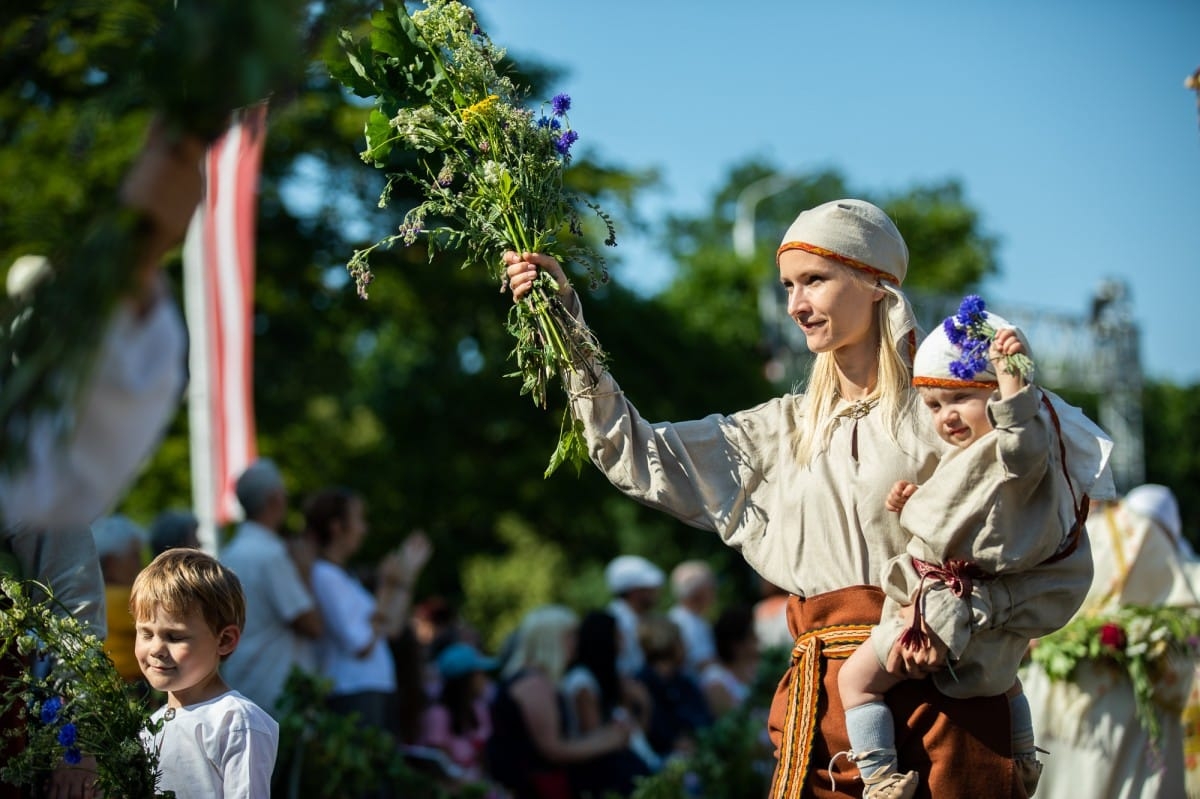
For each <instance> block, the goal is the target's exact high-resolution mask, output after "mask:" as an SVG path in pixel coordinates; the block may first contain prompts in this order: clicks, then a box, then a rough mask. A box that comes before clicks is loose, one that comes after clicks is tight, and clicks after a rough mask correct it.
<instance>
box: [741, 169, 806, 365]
mask: <svg viewBox="0 0 1200 799" xmlns="http://www.w3.org/2000/svg"><path fill="white" fill-rule="evenodd" d="M799 181H800V179H799V178H797V177H794V176H792V175H780V174H774V175H767V176H766V177H764V178H759V179H758V180H756V181H754V182H752V183H750V184H749V185H747V186H746V187H745V188H744V189H742V190H741V192H740V193H739V194H738V196H737V201H736V204H735V211H734V219H733V251H734V253H735V254H736V255H737V256H738V258H741V259H742V260H743V261H747V262H749V261H753V260H754V256H755V254H756V253H755V250H756V249H757V246H756V244H757V242H756V239H757V234H756V231H755V217H756V215H757V211H758V206H759V203H761V202H762V201H763V200H765V199H767V198H768V197H774V196H775V195H776V194H779V193H781V192H783V191H784V190H785V189H787V188H789V187H791V186H793V185H795V184H796V183H798V182H799ZM758 314H759V318H760V319H761V320H762V326H763V340H764V342H763V343H764V344H765V346H766V350H767V352H768V353H769V359H768V361H767V365H766V375H767V379H768V380H770V381H772V382H774V383H778V382H780V381H781V380H783V379H784V378H785V377H787V361H788V360H789V358H788V356H790V355H792V354H793V353H795V352H798V350H797V347H798V346H799V342H797V341H795V338H796V333H797V330H798V328H796V327H795V325H792V324H791V320H790V319H789V318H788V317H787V314H786V312H785V309H784V307H783V305H782V304H781V303H780V301H779V290H778V285H777V284H776V282H775V281H774V280H772V279H767V280H764V281H762V283H761V284H760V286H759V290H758Z"/></svg>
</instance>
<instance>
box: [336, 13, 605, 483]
mask: <svg viewBox="0 0 1200 799" xmlns="http://www.w3.org/2000/svg"><path fill="white" fill-rule="evenodd" d="M341 42H342V46H343V51H344V53H345V57H346V60H345V61H344V62H338V63H334V64H330V70H331V72H333V74H334V76H335V77H336V78H338V79H339V80H341V81H342V82H343V83H344V84H345V85H346V86H347V87H348V88H350V89H351V90H352V91H354V92H355V93H356V94H358V95H360V96H362V97H370V98H374V100H375V107H374V108H373V109H372V111H371V112H370V116H369V118H368V121H367V123H366V145H367V146H366V150H365V151H364V152H363V153H362V158H363V160H365V161H367V162H368V163H371V164H374V165H375V166H377V167H380V168H382V169H389V163H390V160H389V159H390V157H391V156H393V155H395V154H396V153H395V152H394V151H396V150H402V151H406V152H407V153H409V155H410V160H409V161H408V162H407V163H408V165H409V167H408V168H405V169H402V170H400V171H391V172H389V174H388V180H387V184H386V186H385V187H384V189H383V192H382V194H381V196H380V200H379V203H380V206H381V207H384V206H386V205H387V203H388V201H389V199H390V196H391V192H392V188H393V186H394V185H396V183H397V182H398V181H407V182H410V183H412V184H413V185H415V186H416V187H417V188H418V190H419V192H420V195H421V196H422V197H423V198H424V199H423V201H422V202H420V203H419V204H418V205H417V206H416V207H414V208H411V209H410V210H408V212H407V213H406V214H405V216H404V219H403V222H402V224H400V225H399V228H398V229H397V230H396V232H394V233H392V234H390V235H388V236H386V237H385V238H383V239H382V240H380V241H378V242H376V243H375V244H374V245H372V246H370V247H368V248H366V249H364V250H359V251H357V252H355V253H354V255H353V257H352V258H351V260H350V262H349V265H348V267H349V269H350V272H351V273H352V274H353V275H354V277H355V280H356V282H357V285H358V290H359V293H360V295H362V296H364V297H365V296H366V289H367V286H368V285H369V284H370V282H371V277H372V275H371V269H370V265H369V257H370V255H371V253H372V252H373V251H374V250H376V249H377V248H379V247H389V246H391V245H393V244H394V243H396V242H403V243H404V244H406V245H409V244H413V243H414V242H416V241H417V240H418V239H421V240H423V241H424V242H425V243H426V245H427V247H428V251H429V257H430V259H432V258H433V256H434V254H435V253H436V251H438V250H442V249H452V248H461V249H462V250H463V251H464V255H465V263H464V266H465V265H470V264H478V265H480V266H482V267H484V268H485V269H487V270H488V271H489V273H490V274H491V276H492V277H493V278H494V279H495V280H496V281H497V282H499V284H500V286H501V288H502V289H503V288H504V286H505V284H506V272H505V264H504V263H503V260H502V255H503V253H504V252H505V251H506V250H513V251H516V252H541V253H546V254H549V255H553V256H555V257H557V258H558V259H559V260H571V261H575V262H579V263H583V264H585V265H587V266H588V269H589V272H590V275H591V277H592V283H593V285H595V284H597V283H599V282H602V281H604V280H607V272H606V271H605V269H604V260H603V258H602V257H601V256H599V255H598V254H597V253H595V252H594V251H592V250H591V249H589V248H587V247H586V246H584V245H583V244H581V243H580V242H581V241H582V234H583V225H582V219H581V216H580V206H587V207H588V208H590V209H591V211H592V212H594V214H595V215H596V217H597V218H599V220H600V221H601V222H602V223H603V225H604V228H605V231H606V233H607V238H606V240H605V244H607V245H610V246H612V245H615V244H616V238H615V234H614V232H613V226H612V221H611V219H610V218H609V217H608V216H607V215H606V214H605V213H604V212H603V211H602V210H600V208H598V207H597V206H596V205H595V204H594V203H591V202H589V201H587V200H585V199H583V198H581V197H577V196H575V195H574V194H572V193H571V192H569V191H567V190H566V189H565V188H564V185H563V173H564V171H565V170H566V168H567V166H568V164H569V163H570V160H571V147H572V146H573V145H574V144H575V142H576V141H577V140H578V138H579V134H578V133H576V132H575V131H574V130H572V129H571V126H570V121H569V118H568V116H567V112H568V111H569V110H570V108H571V99H570V97H568V96H567V95H565V94H559V95H557V96H555V97H554V98H553V99H552V100H550V101H549V102H548V103H542V104H541V106H540V107H539V108H536V109H535V108H531V107H528V106H527V105H526V99H527V98H526V95H525V92H524V91H523V90H522V89H520V88H518V87H517V86H516V85H515V84H514V83H513V81H512V80H511V78H509V77H507V76H506V75H504V74H502V72H501V69H500V65H501V62H502V60H503V58H504V51H503V50H500V49H497V48H496V47H495V46H494V45H493V44H492V42H491V40H490V39H489V38H488V37H487V35H486V34H485V33H484V32H483V31H482V30H481V29H480V28H479V25H478V24H477V22H476V19H475V15H474V13H473V12H472V11H471V9H470V8H468V7H467V6H466V5H464V4H462V3H459V2H455V0H432V1H431V2H429V3H427V4H426V5H425V7H424V8H423V9H422V10H420V11H416V12H414V13H413V14H412V15H409V13H408V11H407V10H406V9H405V6H404V2H403V0H384V8H383V10H381V11H378V12H376V13H375V15H374V16H373V17H372V20H371V33H370V36H369V37H368V38H366V39H363V40H356V39H355V38H354V37H353V36H352V35H351V34H350V33H349V32H347V31H343V32H342V36H341ZM414 155H415V167H413V166H412V164H413V163H414V161H413V160H411V156H414ZM572 242H574V243H572ZM556 295H557V286H556V285H555V284H554V281H553V279H552V278H550V276H549V275H545V274H543V275H542V276H541V277H540V278H539V280H538V281H537V282H536V283H535V286H534V290H533V291H532V292H531V293H530V295H529V297H528V298H527V300H525V301H522V302H521V303H518V304H515V305H514V306H513V308H512V310H511V311H510V315H509V319H508V330H509V332H510V333H512V335H513V336H514V337H515V338H516V345H515V348H514V350H513V356H514V357H515V359H516V362H517V369H518V371H517V372H516V373H514V375H511V376H517V377H520V378H521V379H522V388H521V393H522V394H530V395H531V396H532V398H533V400H534V402H535V403H536V404H537V405H539V406H540V407H545V404H546V387H547V384H548V383H549V382H550V381H551V380H552V379H553V378H554V377H556V376H557V377H561V376H562V375H563V374H564V373H565V372H566V371H568V370H571V369H573V368H576V367H581V366H584V365H586V364H589V363H594V362H602V361H603V352H602V351H601V349H600V346H599V344H598V343H597V341H596V340H595V338H594V337H593V336H592V335H591V333H590V332H589V331H588V330H587V329H586V328H585V327H584V326H583V325H581V324H579V322H578V321H577V320H576V319H575V318H574V317H573V316H571V314H570V313H568V311H567V309H566V308H565V307H564V306H563V305H562V303H561V302H559V300H558V299H557V296H556ZM584 460H586V452H585V450H584V449H583V442H582V435H581V431H580V429H579V426H578V423H577V422H576V421H575V420H574V419H573V418H571V416H570V411H569V410H568V411H567V413H566V414H565V415H564V423H563V432H562V435H561V436H560V440H559V445H558V448H557V450H556V451H555V453H554V455H553V456H552V457H551V460H550V465H549V467H548V468H547V470H546V473H547V475H549V474H550V473H551V472H553V471H554V469H556V468H557V467H558V466H559V465H560V464H561V463H563V462H566V461H571V462H574V463H575V464H576V465H577V466H578V465H579V464H580V463H582V462H583V461H584Z"/></svg>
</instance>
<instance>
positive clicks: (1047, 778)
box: [1022, 485, 1200, 799]
mask: <svg viewBox="0 0 1200 799" xmlns="http://www.w3.org/2000/svg"><path fill="white" fill-rule="evenodd" d="M1087 531H1088V538H1089V539H1090V540H1091V544H1092V553H1093V558H1094V561H1095V578H1094V579H1093V581H1092V587H1091V589H1090V590H1089V592H1088V595H1087V599H1086V600H1085V601H1084V604H1083V607H1082V608H1080V610H1079V613H1078V617H1088V616H1107V615H1109V614H1113V613H1117V612H1118V611H1120V609H1122V608H1130V607H1145V608H1162V607H1181V608H1200V595H1198V594H1197V592H1196V590H1195V587H1194V585H1195V584H1194V583H1193V582H1192V580H1191V579H1189V574H1188V572H1189V571H1192V570H1194V569H1195V568H1196V564H1195V562H1194V559H1189V558H1188V556H1187V553H1189V552H1190V550H1191V547H1190V546H1189V545H1188V544H1187V542H1186V541H1185V540H1184V539H1183V536H1182V530H1181V527H1180V521H1179V507H1178V505H1177V504H1176V502H1175V497H1174V496H1173V495H1172V494H1171V491H1170V490H1169V489H1168V488H1166V487H1165V486H1161V485H1142V486H1138V487H1137V488H1134V489H1132V490H1131V491H1129V492H1128V493H1127V494H1126V495H1125V497H1124V498H1123V499H1122V500H1121V501H1120V502H1111V503H1105V504H1100V505H1097V506H1096V507H1094V508H1093V509H1092V512H1091V515H1090V516H1089V518H1088V522H1087ZM1126 643H1128V644H1135V643H1136V642H1135V641H1127V642H1126ZM1048 645H1053V644H1052V643H1050V644H1048ZM1158 665H1159V666H1160V667H1161V668H1160V669H1156V673H1157V677H1158V678H1157V680H1156V682H1155V685H1154V702H1155V710H1154V712H1155V715H1156V716H1157V719H1158V724H1159V727H1160V729H1161V735H1160V737H1159V739H1158V741H1157V742H1152V739H1151V736H1150V733H1149V731H1148V730H1146V729H1145V728H1144V727H1143V725H1142V724H1141V723H1140V722H1139V721H1138V718H1137V706H1136V703H1135V698H1134V692H1133V685H1132V683H1131V682H1130V679H1129V677H1128V675H1127V674H1126V673H1125V672H1124V671H1122V670H1121V669H1119V668H1114V667H1113V666H1112V665H1111V664H1110V663H1108V662H1106V661H1103V660H1083V661H1081V662H1080V663H1079V664H1078V665H1077V666H1076V667H1075V670H1074V672H1073V673H1072V675H1071V679H1070V680H1069V681H1053V680H1051V679H1050V678H1049V677H1048V676H1047V674H1046V672H1045V671H1044V670H1043V669H1042V668H1041V667H1040V666H1039V665H1038V664H1037V663H1036V662H1035V663H1032V664H1030V665H1029V666H1027V667H1026V669H1025V671H1024V673H1023V675H1022V681H1023V683H1024V685H1025V691H1026V694H1027V696H1028V697H1029V702H1030V706H1031V707H1032V708H1033V713H1034V724H1035V727H1036V729H1037V732H1038V742H1039V744H1041V746H1043V747H1044V748H1045V749H1047V750H1048V751H1049V755H1047V756H1046V757H1045V758H1044V762H1045V769H1044V771H1043V774H1042V781H1041V785H1040V787H1039V789H1038V796H1039V799H1041V797H1049V798H1050V799H1055V797H1059V799H1077V798H1078V797H1082V796H1104V797H1114V799H1125V798H1128V799H1132V798H1133V797H1138V798H1139V799H1141V797H1146V798H1147V799H1154V798H1157V799H1177V798H1179V797H1183V796H1184V795H1185V788H1184V782H1185V780H1184V758H1183V724H1182V719H1181V712H1182V710H1183V707H1184V705H1185V703H1186V701H1187V697H1188V694H1189V691H1190V688H1191V685H1192V678H1193V671H1194V666H1193V664H1192V663H1190V662H1186V660H1181V659H1179V658H1178V656H1170V657H1165V658H1164V659H1163V661H1162V662H1161V663H1159V664H1158ZM1152 743H1153V745H1152Z"/></svg>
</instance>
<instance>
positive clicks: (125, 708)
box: [0, 577, 174, 799]
mask: <svg viewBox="0 0 1200 799" xmlns="http://www.w3.org/2000/svg"><path fill="white" fill-rule="evenodd" d="M0 608H2V612H0V662H3V663H4V669H3V671H2V672H0V674H2V675H3V676H2V677H0V702H3V703H4V704H3V706H4V708H9V709H11V708H19V709H20V710H21V712H23V715H24V717H25V720H26V723H25V724H24V725H22V726H21V727H19V728H13V729H8V730H5V731H4V732H3V734H4V735H6V736H10V737H12V736H20V735H21V734H22V733H23V734H24V738H25V740H24V745H23V747H22V748H21V750H20V751H19V752H18V753H17V754H15V755H14V756H12V757H10V758H9V759H8V761H7V762H6V763H4V764H3V768H0V778H3V780H5V781H6V782H8V783H11V784H13V785H24V786H34V785H38V784H40V783H41V781H42V780H44V779H45V778H46V776H47V775H48V774H49V773H50V772H51V771H53V770H55V769H58V768H66V767H71V766H74V765H76V764H78V763H79V762H80V761H81V760H82V758H83V757H84V756H87V755H90V756H92V757H94V758H95V760H96V766H97V772H96V781H95V787H96V790H97V795H100V794H103V795H105V796H120V797H123V799H170V797H173V796H174V793H173V792H171V791H159V789H158V780H159V773H160V772H159V767H158V755H157V753H155V752H153V751H151V750H149V749H147V748H146V747H144V746H143V745H142V741H141V735H142V733H143V732H147V733H149V734H151V735H152V734H154V733H155V732H157V730H158V728H159V726H160V725H161V722H158V723H157V724H155V723H152V722H151V721H150V718H151V714H152V712H153V709H152V708H150V707H149V706H148V704H147V702H146V700H144V699H142V698H139V697H137V696H135V695H134V694H133V693H131V692H130V691H129V689H128V687H127V686H126V684H125V681H124V680H122V679H121V676H120V674H118V673H117V669H116V667H115V666H114V665H113V662H112V660H110V659H109V657H108V655H107V654H106V653H105V651H104V645H103V644H102V643H101V641H100V639H99V638H97V637H96V636H95V635H92V634H91V633H90V632H88V630H87V629H86V628H85V627H84V625H83V624H82V623H81V622H80V621H79V620H77V619H75V618H74V617H72V616H71V615H70V614H69V613H68V612H67V611H66V609H65V608H62V607H61V606H60V604H59V603H58V601H57V600H56V599H55V598H54V595H53V594H52V593H51V591H50V589H49V588H48V587H46V586H44V585H42V584H40V583H37V582H34V581H20V580H15V579H12V578H10V577H2V578H0ZM35 663H39V664H48V666H49V668H48V669H41V668H39V669H35V668H34V665H35Z"/></svg>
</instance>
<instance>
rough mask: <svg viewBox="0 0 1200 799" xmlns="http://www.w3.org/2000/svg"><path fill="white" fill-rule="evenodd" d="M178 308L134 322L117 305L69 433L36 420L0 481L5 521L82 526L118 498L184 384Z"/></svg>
mask: <svg viewBox="0 0 1200 799" xmlns="http://www.w3.org/2000/svg"><path fill="white" fill-rule="evenodd" d="M185 351H186V334H185V330H184V326H183V320H182V319H181V317H180V315H179V311H178V309H177V308H176V307H175V304H174V303H173V302H170V301H169V300H165V299H164V300H160V301H159V302H158V303H157V304H156V305H155V306H154V308H153V309H151V311H150V312H149V314H148V316H147V317H146V318H144V319H138V318H137V317H136V316H135V315H134V313H133V311H132V309H130V308H129V307H128V306H126V305H125V304H122V305H120V306H119V307H118V309H117V311H116V313H115V314H114V315H113V318H112V319H111V320H110V322H109V325H108V329H107V330H106V331H105V332H104V336H103V339H102V341H101V344H100V348H99V351H98V352H97V354H96V361H95V363H94V364H93V367H92V373H91V375H90V376H89V378H88V379H87V380H86V382H85V383H84V385H83V388H82V390H81V393H80V400H79V405H78V407H77V410H76V411H75V415H74V418H73V419H72V420H69V421H71V422H72V423H73V424H72V425H71V429H70V433H69V435H68V437H67V438H66V439H65V440H63V439H62V438H61V430H62V424H63V422H64V421H68V420H67V419H64V418H63V417H62V416H59V415H55V416H53V417H47V416H42V417H41V418H38V419H35V420H34V421H33V423H32V429H31V430H30V434H29V443H28V453H27V455H28V457H27V459H26V462H25V463H24V464H23V465H22V466H21V467H20V471H19V472H17V473H15V474H12V475H5V476H3V477H0V510H2V512H3V514H4V520H5V523H6V524H9V525H12V524H18V523H23V524H28V525H30V526H33V527H39V528H66V527H79V526H86V525H89V524H91V522H92V521H94V520H95V519H96V518H97V517H99V516H100V515H102V514H103V513H105V512H106V511H107V510H108V509H109V508H110V507H111V506H112V504H113V503H114V502H115V501H116V500H117V499H118V498H119V496H120V494H121V492H122V491H124V490H125V488H126V487H127V486H128V484H129V482H130V480H132V479H133V477H134V476H135V475H136V474H137V471H138V469H139V468H141V466H142V464H143V462H144V461H145V459H146V457H147V456H148V455H149V454H150V453H151V451H152V450H153V448H154V446H155V445H156V444H157V443H158V441H159V439H160V437H161V436H162V434H163V431H164V430H165V429H166V426H167V424H168V423H169V422H170V421H171V418H172V417H173V415H174V413H175V410H176V408H177V406H178V403H179V400H180V397H181V395H182V391H183V386H184V383H185V381H186V364H185V358H184V354H185Z"/></svg>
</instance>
